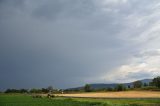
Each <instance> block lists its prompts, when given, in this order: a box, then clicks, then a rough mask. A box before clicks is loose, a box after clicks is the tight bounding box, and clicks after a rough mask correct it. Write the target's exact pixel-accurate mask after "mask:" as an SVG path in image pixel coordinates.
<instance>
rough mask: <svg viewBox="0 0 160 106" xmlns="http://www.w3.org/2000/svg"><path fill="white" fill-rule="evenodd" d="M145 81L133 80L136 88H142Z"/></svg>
mask: <svg viewBox="0 0 160 106" xmlns="http://www.w3.org/2000/svg"><path fill="white" fill-rule="evenodd" d="M142 85H143V83H142V82H141V81H135V82H133V86H134V88H141V87H142Z"/></svg>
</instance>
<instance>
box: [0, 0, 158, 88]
mask: <svg viewBox="0 0 160 106" xmlns="http://www.w3.org/2000/svg"><path fill="white" fill-rule="evenodd" d="M159 7H160V2H159V1H157V0H153V1H149V0H141V1H139V0H101V1H100V0H87V1H86V0H57V1H52V0H37V1H32V0H14V1H9V0H1V1H0V14H1V15H0V51H1V52H0V73H1V74H0V84H1V85H0V86H1V87H2V88H1V89H5V88H24V87H26V88H31V87H46V86H48V85H53V86H55V87H58V88H67V87H74V86H79V85H83V84H85V83H96V82H103V83H108V82H117V81H123V82H126V81H129V80H130V81H132V80H135V79H141V78H152V77H154V76H157V75H159V73H160V70H159V69H160V67H159V66H158V63H159V61H160V59H159V58H158V57H159V56H160V54H159V48H160V43H159V40H160V36H159V33H160V30H159V29H160V21H159V18H160V14H159V9H160V8H159ZM120 75H121V76H120Z"/></svg>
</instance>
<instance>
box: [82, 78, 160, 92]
mask: <svg viewBox="0 0 160 106" xmlns="http://www.w3.org/2000/svg"><path fill="white" fill-rule="evenodd" d="M137 88H139V89H142V90H143V89H144V90H147V89H151V90H153V89H155V88H157V89H160V76H158V77H155V78H154V79H153V80H152V82H150V83H149V84H148V83H142V82H141V81H135V82H133V86H132V87H131V86H130V85H128V86H127V87H126V86H125V85H123V84H118V85H117V86H116V87H115V88H111V87H109V88H102V89H93V88H92V87H91V85H89V84H86V85H85V86H84V91H85V92H91V91H125V90H127V89H128V90H129V89H137Z"/></svg>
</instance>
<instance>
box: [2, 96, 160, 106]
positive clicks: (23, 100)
mask: <svg viewBox="0 0 160 106" xmlns="http://www.w3.org/2000/svg"><path fill="white" fill-rule="evenodd" d="M0 106H160V99H87V98H63V97H56V98H53V99H48V98H46V97H43V98H32V96H29V95H22V94H0Z"/></svg>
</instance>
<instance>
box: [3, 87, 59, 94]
mask: <svg viewBox="0 0 160 106" xmlns="http://www.w3.org/2000/svg"><path fill="white" fill-rule="evenodd" d="M60 92H62V90H58V89H53V87H52V86H49V87H47V88H41V89H36V88H32V89H7V90H6V91H5V92H4V93H60Z"/></svg>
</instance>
